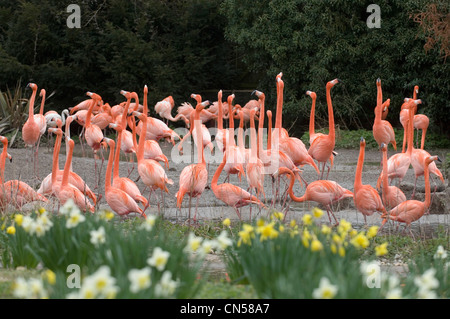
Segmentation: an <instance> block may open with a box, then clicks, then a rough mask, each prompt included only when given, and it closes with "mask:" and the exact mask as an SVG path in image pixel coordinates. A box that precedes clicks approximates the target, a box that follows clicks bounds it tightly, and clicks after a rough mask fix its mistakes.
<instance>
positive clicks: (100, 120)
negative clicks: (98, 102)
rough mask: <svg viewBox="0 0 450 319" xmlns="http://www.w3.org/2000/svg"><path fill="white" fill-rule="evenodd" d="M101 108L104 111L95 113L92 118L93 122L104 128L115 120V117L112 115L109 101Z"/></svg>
mask: <svg viewBox="0 0 450 319" xmlns="http://www.w3.org/2000/svg"><path fill="white" fill-rule="evenodd" d="M100 109H101V110H102V111H101V112H99V113H97V114H96V115H94V116H93V117H92V118H91V122H92V124H95V125H97V126H98V127H99V128H100V129H101V130H104V129H106V128H107V127H108V126H109V124H110V123H112V122H113V117H112V115H111V107H110V106H109V104H108V103H106V104H103V105H102V106H101V107H100Z"/></svg>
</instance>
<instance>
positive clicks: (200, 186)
mask: <svg viewBox="0 0 450 319" xmlns="http://www.w3.org/2000/svg"><path fill="white" fill-rule="evenodd" d="M208 104H209V102H208V101H205V102H202V103H197V106H196V107H195V110H194V112H195V113H194V114H193V115H192V116H191V117H190V118H191V123H190V130H191V131H192V135H193V136H194V137H195V138H196V139H197V143H196V145H197V157H198V159H197V164H191V165H188V166H186V167H185V168H183V170H182V171H181V174H180V188H179V190H178V192H177V193H176V195H175V196H176V198H177V207H178V208H181V204H182V202H183V198H184V196H185V195H186V194H188V195H189V221H190V220H191V199H192V197H196V198H197V200H196V204H195V214H194V223H195V222H196V220H197V208H198V199H199V197H200V196H201V195H202V193H203V191H204V190H205V187H206V184H207V183H208V170H207V169H206V162H205V156H204V154H203V149H204V147H203V145H202V135H203V133H202V131H203V130H202V124H201V120H200V113H201V111H202V110H203V108H204V107H205V106H207V105H208Z"/></svg>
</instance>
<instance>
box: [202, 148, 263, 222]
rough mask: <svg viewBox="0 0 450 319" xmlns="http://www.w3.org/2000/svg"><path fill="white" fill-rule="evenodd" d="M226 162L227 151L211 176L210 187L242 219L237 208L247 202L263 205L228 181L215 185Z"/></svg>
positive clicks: (247, 203) (245, 204)
mask: <svg viewBox="0 0 450 319" xmlns="http://www.w3.org/2000/svg"><path fill="white" fill-rule="evenodd" d="M226 162H227V153H225V154H224V156H223V160H222V163H221V164H220V165H219V167H218V168H217V170H216V172H215V174H214V176H213V179H212V181H211V189H212V191H213V193H214V195H216V197H217V198H218V199H220V200H221V201H222V202H224V203H225V204H227V205H228V206H231V207H233V208H234V210H235V211H236V214H237V215H238V217H239V219H240V220H242V218H241V213H240V212H239V210H238V208H240V207H243V206H247V205H249V204H257V205H259V206H260V207H265V206H264V204H263V203H262V202H261V201H260V200H259V199H258V198H257V197H256V196H253V195H250V193H248V192H247V191H245V190H244V189H242V188H240V187H238V186H236V185H233V184H230V183H223V184H220V185H217V182H218V180H219V176H220V174H221V173H222V170H223V168H224V166H225V164H226Z"/></svg>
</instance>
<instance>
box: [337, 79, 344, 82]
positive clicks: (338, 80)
mask: <svg viewBox="0 0 450 319" xmlns="http://www.w3.org/2000/svg"><path fill="white" fill-rule="evenodd" d="M336 80H337V82H338V83H344V82H342V80H340V79H336Z"/></svg>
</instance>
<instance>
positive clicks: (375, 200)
mask: <svg viewBox="0 0 450 319" xmlns="http://www.w3.org/2000/svg"><path fill="white" fill-rule="evenodd" d="M382 145H383V146H384V145H385V144H382ZM365 147H366V141H365V140H364V138H362V137H361V141H360V143H359V157H358V164H357V165H356V174H355V183H354V195H353V202H354V203H355V206H356V209H357V210H359V211H360V212H361V213H362V214H363V216H364V223H365V224H366V225H367V217H366V216H371V215H372V214H373V213H375V212H377V213H381V214H385V213H386V208H384V206H383V202H382V201H381V198H380V195H379V194H378V192H377V191H376V190H375V189H374V188H373V187H372V186H371V185H368V184H365V185H363V183H362V170H363V165H364V155H365Z"/></svg>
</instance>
